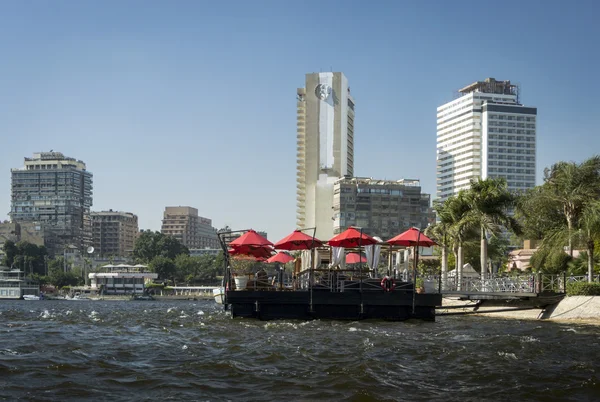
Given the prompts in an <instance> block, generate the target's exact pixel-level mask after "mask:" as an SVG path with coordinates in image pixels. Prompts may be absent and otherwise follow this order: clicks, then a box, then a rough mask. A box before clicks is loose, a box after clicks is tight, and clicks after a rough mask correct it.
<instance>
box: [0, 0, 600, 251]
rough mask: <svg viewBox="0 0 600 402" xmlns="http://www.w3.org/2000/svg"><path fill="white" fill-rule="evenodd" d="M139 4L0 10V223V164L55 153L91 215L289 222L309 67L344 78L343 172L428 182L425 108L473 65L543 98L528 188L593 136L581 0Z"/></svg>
mask: <svg viewBox="0 0 600 402" xmlns="http://www.w3.org/2000/svg"><path fill="white" fill-rule="evenodd" d="M140 4H141V3H137V2H127V3H126V4H122V3H117V2H106V3H103V4H102V5H99V4H98V5H94V4H93V3H81V4H70V3H60V2H59V3H54V4H38V5H36V6H35V7H33V6H32V5H27V4H23V3H18V2H15V3H10V4H9V3H5V4H3V5H2V6H1V11H2V12H0V22H1V24H0V33H1V34H2V35H0V38H2V39H0V50H2V51H3V55H4V56H5V58H6V60H9V62H8V63H3V64H2V65H1V66H0V77H2V78H0V83H1V84H0V85H2V87H3V91H2V93H0V103H1V104H2V108H0V133H2V140H3V145H5V146H3V148H4V149H9V152H5V153H4V154H3V158H1V160H0V220H5V219H8V215H7V212H8V211H9V209H10V169H11V168H15V167H18V166H20V165H21V163H22V158H23V157H24V156H28V155H31V154H32V153H34V152H38V151H49V150H51V149H54V150H57V151H60V152H63V153H64V154H65V155H70V156H73V157H76V158H77V159H81V160H84V161H85V162H86V164H87V166H88V169H89V170H90V171H91V172H93V173H94V205H93V206H92V210H94V211H96V210H109V209H115V210H123V211H131V212H133V213H135V214H137V215H138V216H139V224H140V228H143V229H151V230H160V219H161V214H162V210H163V208H164V206H166V205H192V206H194V207H196V208H198V210H199V212H200V214H202V215H203V216H207V217H210V218H211V219H212V220H213V222H214V226H215V227H217V228H219V227H223V226H225V225H230V226H232V227H233V226H235V228H240V229H246V228H255V229H258V230H266V231H268V232H269V235H270V237H272V238H274V239H277V238H281V237H283V236H285V235H286V234H287V233H289V231H290V230H292V229H293V228H294V227H295V222H296V191H295V190H296V181H295V178H296V176H295V169H296V158H295V147H296V116H295V113H296V100H295V99H294V96H293V92H292V91H293V90H294V89H295V88H298V87H301V86H302V85H303V79H304V75H305V74H306V73H307V72H311V71H316V72H318V71H320V70H321V71H342V72H344V74H345V75H346V76H347V77H348V80H349V82H350V83H351V88H352V94H353V96H354V98H355V99H356V104H357V111H356V113H357V114H358V119H357V120H356V126H355V152H354V176H367V175H368V176H371V177H378V178H381V179H402V178H415V179H419V180H420V181H421V183H422V186H423V191H424V192H425V193H429V194H432V195H433V194H436V191H435V188H436V181H435V175H436V161H435V150H436V116H435V111H436V108H437V107H438V106H439V105H442V104H444V103H447V102H450V101H451V100H452V99H453V93H454V92H455V91H457V90H458V89H460V88H461V87H462V86H464V85H465V84H466V83H469V82H473V81H475V80H480V79H483V78H484V77H496V78H498V79H511V80H513V81H514V82H515V83H519V84H520V86H521V89H522V98H521V103H523V104H525V105H534V106H536V107H537V108H538V110H539V115H538V117H537V119H538V121H537V161H536V164H537V166H536V177H537V184H540V183H541V178H542V172H543V170H544V168H546V167H549V166H550V165H551V164H552V163H555V162H557V161H559V160H574V161H582V160H584V159H585V158H587V157H589V156H591V155H592V154H593V153H594V152H595V150H597V149H599V148H600V136H597V132H598V130H597V127H596V121H595V120H596V119H595V118H594V116H595V110H596V109H597V106H598V100H597V99H596V96H595V94H596V93H597V92H598V90H599V89H600V83H598V82H597V81H594V80H593V79H592V78H593V76H594V73H595V71H594V66H595V65H596V63H597V59H598V56H597V55H596V54H594V52H590V51H589V49H593V48H594V47H595V43H596V41H597V39H598V38H599V37H600V28H599V27H598V26H597V25H596V24H595V23H594V20H593V16H594V15H596V14H597V12H598V10H599V6H598V5H597V4H596V3H595V2H578V4H577V5H575V6H573V7H569V8H568V9H565V7H564V5H563V4H562V3H558V2H546V3H544V5H543V7H541V6H540V5H539V4H537V3H533V2H528V3H526V4H522V3H520V2H510V1H509V2H506V5H507V10H508V11H510V12H512V14H510V13H509V14H510V18H506V19H503V20H500V19H498V20H497V21H496V20H493V21H494V22H497V25H495V26H494V25H490V21H492V20H490V19H491V18H492V16H493V15H495V14H494V13H491V12H490V11H492V10H493V9H494V8H493V7H492V6H487V5H483V4H480V3H477V4H478V5H477V6H473V4H469V3H463V4H450V3H446V2H439V3H437V4H436V6H435V7H433V8H432V7H431V6H430V5H425V4H422V5H421V4H395V3H385V2H384V3H380V4H377V5H366V4H347V3H341V2H331V3H327V4H323V5H321V6H320V8H319V10H320V11H319V14H320V15H324V16H327V17H328V19H326V21H327V23H324V21H322V20H321V19H319V18H315V14H314V7H312V6H311V5H310V4H294V5H290V4H280V3H277V2H270V3H268V5H267V2H265V6H266V7H268V8H269V10H270V11H271V15H266V14H264V13H262V12H260V10H259V9H260V7H258V8H257V7H255V6H253V5H249V4H244V3H241V2H240V3H237V6H236V7H230V6H226V5H219V4H210V5H208V4H194V3H185V2H182V3H179V4H178V5H177V6H172V5H161V4H159V3H155V6H154V7H139V5H140ZM315 4H316V3H315ZM319 4H320V3H319ZM342 4H343V6H342ZM432 9H433V11H432ZM467 13H468V15H471V16H472V18H470V23H469V24H461V23H457V22H456V21H457V19H458V18H460V16H464V15H467ZM533 15H535V18H532V17H531V16H533ZM273 16H275V18H273ZM307 21H308V23H307ZM482 33H484V34H482ZM328 36H329V37H332V38H333V40H331V41H329V42H327V41H324V38H326V37H328ZM548 82H555V83H557V84H556V85H554V86H550V85H548ZM290 94H291V95H290ZM6 145H10V147H7V146H6ZM242 195H243V196H242ZM247 195H251V196H247Z"/></svg>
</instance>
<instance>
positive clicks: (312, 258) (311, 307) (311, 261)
mask: <svg viewBox="0 0 600 402" xmlns="http://www.w3.org/2000/svg"><path fill="white" fill-rule="evenodd" d="M316 234H317V227H316V226H315V227H314V228H313V235H312V243H311V245H310V246H311V247H310V272H309V274H308V286H309V292H310V306H309V312H311V313H312V312H314V310H313V276H314V274H315V272H314V263H315V259H314V256H313V253H314V245H315V235H316Z"/></svg>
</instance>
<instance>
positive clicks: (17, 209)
mask: <svg viewBox="0 0 600 402" xmlns="http://www.w3.org/2000/svg"><path fill="white" fill-rule="evenodd" d="M92 188H93V186H92V173H91V172H89V171H87V169H86V165H85V163H84V162H83V161H81V160H77V159H75V158H70V157H66V156H64V155H63V154H62V153H60V152H52V151H51V152H38V153H34V154H33V157H32V158H25V163H24V166H23V167H21V168H15V169H11V210H10V212H9V216H10V218H11V221H12V222H18V223H23V222H30V223H35V224H36V225H37V226H39V227H40V231H43V233H44V242H45V245H46V247H47V248H48V252H49V254H50V255H55V254H62V251H63V249H64V247H65V246H67V245H71V246H73V247H77V248H78V249H81V250H84V249H85V248H87V247H88V246H89V245H91V243H92V227H91V221H90V207H91V206H92Z"/></svg>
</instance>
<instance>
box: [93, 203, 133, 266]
mask: <svg viewBox="0 0 600 402" xmlns="http://www.w3.org/2000/svg"><path fill="white" fill-rule="evenodd" d="M90 216H91V219H92V239H93V242H92V244H93V246H94V254H96V255H98V256H100V257H108V256H115V257H129V256H131V255H132V253H133V246H134V244H135V239H136V238H137V236H138V233H139V227H138V217H137V215H135V214H132V213H131V212H120V211H113V210H112V209H111V210H109V211H100V212H92V213H91V214H90Z"/></svg>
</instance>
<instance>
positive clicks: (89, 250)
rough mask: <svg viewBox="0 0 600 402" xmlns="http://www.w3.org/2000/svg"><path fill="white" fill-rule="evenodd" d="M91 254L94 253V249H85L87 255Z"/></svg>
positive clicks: (90, 247)
mask: <svg viewBox="0 0 600 402" xmlns="http://www.w3.org/2000/svg"><path fill="white" fill-rule="evenodd" d="M93 252H94V247H92V246H89V247H88V248H87V253H88V254H92V253H93Z"/></svg>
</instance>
